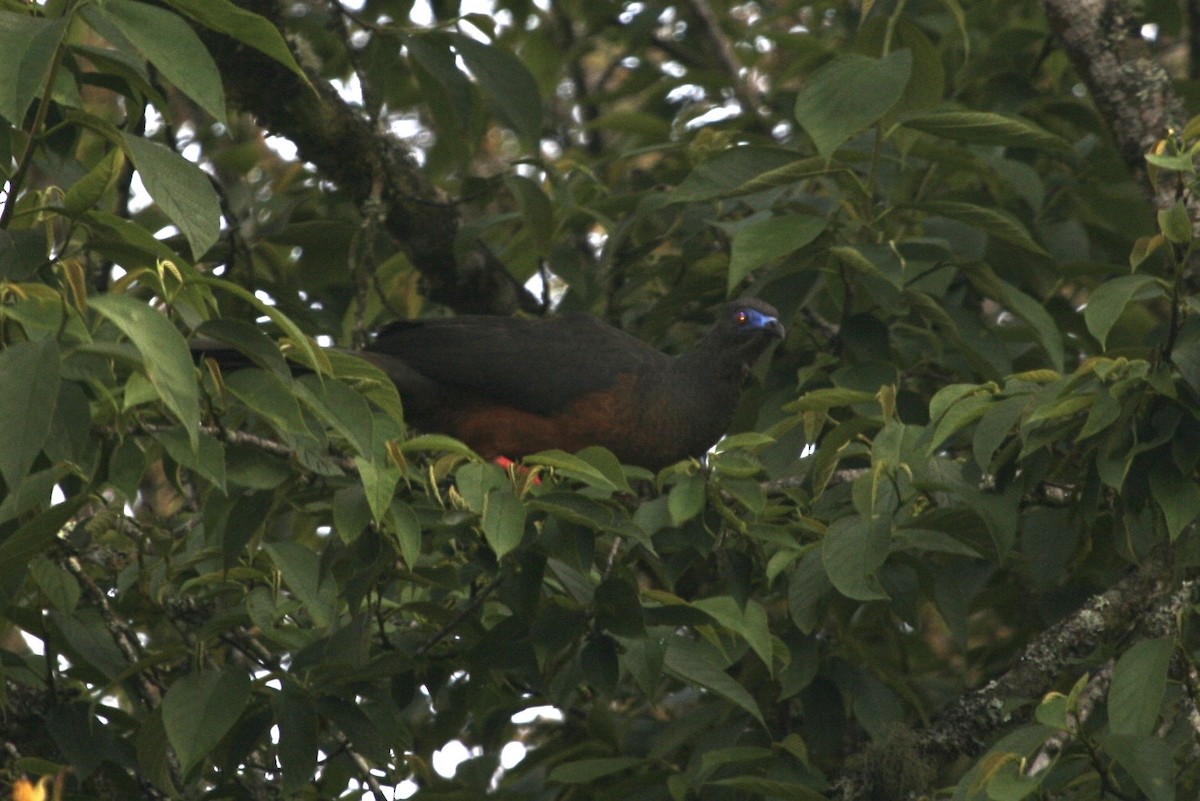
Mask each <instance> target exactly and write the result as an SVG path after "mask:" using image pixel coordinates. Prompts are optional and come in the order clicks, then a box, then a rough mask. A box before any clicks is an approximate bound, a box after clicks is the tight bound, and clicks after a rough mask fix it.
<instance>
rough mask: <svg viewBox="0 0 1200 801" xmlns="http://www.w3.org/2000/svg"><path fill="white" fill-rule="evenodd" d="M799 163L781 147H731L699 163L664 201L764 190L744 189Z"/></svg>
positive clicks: (730, 195) (718, 196)
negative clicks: (776, 171) (764, 177)
mask: <svg viewBox="0 0 1200 801" xmlns="http://www.w3.org/2000/svg"><path fill="white" fill-rule="evenodd" d="M800 160H801V159H800V157H799V156H798V155H796V153H795V152H794V151H792V150H784V149H782V148H774V147H759V146H754V145H741V146H739V147H731V148H729V149H728V150H722V151H721V152H719V153H717V154H716V155H715V156H713V157H712V158H709V159H707V160H705V161H703V162H701V163H700V164H699V165H698V166H697V167H696V168H695V169H694V170H692V172H691V174H689V175H688V177H687V178H685V179H683V181H682V182H681V183H680V184H679V186H677V187H676V188H675V191H674V192H671V193H670V195H669V196H668V198H667V199H668V201H669V202H671V203H690V202H693V201H701V200H715V199H717V198H722V197H733V196H735V195H739V194H744V193H746V192H750V191H754V192H758V191H761V190H762V189H763V188H765V187H761V186H758V187H754V188H751V189H747V185H748V184H750V183H751V182H753V181H755V180H757V179H758V178H760V177H761V176H763V175H765V174H767V173H771V172H773V171H774V170H778V169H781V168H783V167H786V166H788V165H790V164H794V163H795V162H797V161H800Z"/></svg>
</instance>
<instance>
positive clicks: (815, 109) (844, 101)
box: [796, 50, 912, 156]
mask: <svg viewBox="0 0 1200 801" xmlns="http://www.w3.org/2000/svg"><path fill="white" fill-rule="evenodd" d="M911 70H912V53H911V52H909V51H908V50H897V51H896V52H894V53H892V54H891V55H889V56H887V57H886V58H881V59H875V58H870V57H868V56H863V55H859V54H857V53H851V54H847V55H844V56H839V57H838V58H836V59H834V60H833V61H831V62H830V63H829V64H826V65H825V66H824V67H822V68H821V69H820V70H818V71H817V72H815V73H814V74H813V75H812V77H810V78H809V79H808V83H806V84H805V86H804V88H803V89H801V90H800V94H799V95H798V96H797V97H796V121H797V122H799V123H800V125H801V126H803V127H804V130H805V131H807V132H808V135H809V136H811V137H812V140H813V143H814V144H815V145H816V146H817V152H818V153H820V154H821V155H822V156H831V155H833V152H834V151H835V150H837V149H838V147H839V146H840V145H841V144H842V143H843V142H845V141H846V140H847V139H849V138H850V137H851V136H853V135H854V134H856V133H859V132H860V131H863V130H865V129H866V128H868V127H870V126H871V125H874V124H875V123H876V122H878V121H879V119H880V118H881V117H883V115H884V114H887V112H888V110H889V109H891V107H892V106H894V105H896V101H898V100H899V99H900V96H901V95H902V94H903V93H904V86H905V84H907V83H908V76H909V73H910V72H911Z"/></svg>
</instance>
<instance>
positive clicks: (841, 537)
mask: <svg viewBox="0 0 1200 801" xmlns="http://www.w3.org/2000/svg"><path fill="white" fill-rule="evenodd" d="M890 548H891V532H890V528H889V526H888V521H887V520H886V519H883V518H881V519H880V520H879V521H876V522H875V523H868V522H867V521H866V520H863V519H862V518H861V517H858V516H857V515H850V516H848V517H843V518H840V519H839V520H835V521H834V522H833V524H832V525H831V526H830V527H829V530H828V531H826V532H825V540H824V542H823V543H822V545H821V560H822V562H823V563H824V565H825V572H826V573H827V574H828V575H829V580H830V581H831V582H832V583H833V586H834V587H835V588H836V589H837V591H838V592H840V593H841V594H842V595H845V596H846V597H847V598H853V599H855V600H857V601H878V600H887V599H888V597H889V596H888V594H887V593H886V592H884V591H883V587H882V586H880V584H879V579H878V578H876V577H875V571H876V570H878V569H879V568H880V566H882V565H883V563H884V560H886V559H887V555H888V552H889V550H890Z"/></svg>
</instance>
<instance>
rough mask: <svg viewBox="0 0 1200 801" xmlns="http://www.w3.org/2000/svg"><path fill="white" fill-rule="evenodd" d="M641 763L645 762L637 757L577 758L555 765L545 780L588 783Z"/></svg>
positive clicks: (560, 782)
mask: <svg viewBox="0 0 1200 801" xmlns="http://www.w3.org/2000/svg"><path fill="white" fill-rule="evenodd" d="M642 764H645V760H644V759H640V758H638V757H601V758H599V759H577V760H575V761H574V762H564V763H562V764H559V765H555V767H554V769H553V770H551V771H550V775H549V776H548V777H547V780H548V781H552V782H557V783H559V784H588V783H589V782H594V781H595V780H596V779H602V778H604V777H605V776H611V775H612V774H614V773H620V772H622V771H626V770H629V769H630V768H633V767H637V766H638V765H642Z"/></svg>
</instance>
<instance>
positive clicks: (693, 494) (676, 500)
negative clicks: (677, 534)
mask: <svg viewBox="0 0 1200 801" xmlns="http://www.w3.org/2000/svg"><path fill="white" fill-rule="evenodd" d="M706 484H707V482H706V481H705V479H704V476H702V475H700V474H699V473H692V474H690V475H685V476H683V477H682V478H681V479H680V480H679V481H678V482H676V484H675V486H673V487H671V491H670V493H669V494H668V495H667V511H668V512H669V513H670V515H671V524H672V525H676V526H678V525H682V524H683V523H686V522H687V521H688V520H691V519H692V518H693V517H695V516H696V515H698V514H700V512H701V510H703V509H704V496H705V492H706V489H707V486H706Z"/></svg>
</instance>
